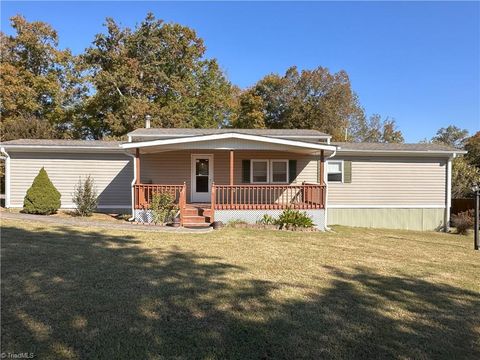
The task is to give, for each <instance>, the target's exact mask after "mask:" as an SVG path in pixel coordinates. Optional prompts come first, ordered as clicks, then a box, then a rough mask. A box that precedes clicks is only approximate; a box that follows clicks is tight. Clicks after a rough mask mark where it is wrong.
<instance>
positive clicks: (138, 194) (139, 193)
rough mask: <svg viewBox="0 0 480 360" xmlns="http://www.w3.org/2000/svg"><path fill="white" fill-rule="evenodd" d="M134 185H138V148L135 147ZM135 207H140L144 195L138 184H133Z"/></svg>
mask: <svg viewBox="0 0 480 360" xmlns="http://www.w3.org/2000/svg"><path fill="white" fill-rule="evenodd" d="M135 185H140V149H139V148H136V149H135ZM133 189H134V197H135V209H140V207H141V205H142V202H143V199H144V196H143V189H142V188H141V187H140V186H138V187H137V186H134V187H133Z"/></svg>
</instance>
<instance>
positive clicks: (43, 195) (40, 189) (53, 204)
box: [23, 167, 61, 215]
mask: <svg viewBox="0 0 480 360" xmlns="http://www.w3.org/2000/svg"><path fill="white" fill-rule="evenodd" d="M60 197H61V194H60V192H59V191H58V190H57V189H56V188H55V186H54V185H53V183H52V182H51V181H50V178H49V177H48V174H47V171H46V170H45V169H44V168H43V167H42V168H41V169H40V171H39V172H38V175H37V176H36V177H35V179H34V180H33V183H32V186H30V188H29V189H28V190H27V195H25V198H24V200H23V212H25V213H27V214H39V215H50V214H55V213H56V212H57V210H58V209H60V206H61V202H60Z"/></svg>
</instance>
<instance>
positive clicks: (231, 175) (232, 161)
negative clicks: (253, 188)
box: [230, 150, 234, 186]
mask: <svg viewBox="0 0 480 360" xmlns="http://www.w3.org/2000/svg"><path fill="white" fill-rule="evenodd" d="M233 163H234V153H233V150H230V186H233Z"/></svg>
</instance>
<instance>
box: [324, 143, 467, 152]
mask: <svg viewBox="0 0 480 360" xmlns="http://www.w3.org/2000/svg"><path fill="white" fill-rule="evenodd" d="M332 145H337V146H339V147H340V151H350V150H351V151H421V152H425V151H427V152H428V151H432V152H437V151H447V152H463V151H462V150H460V149H456V148H454V147H451V146H448V145H442V144H385V143H348V142H332Z"/></svg>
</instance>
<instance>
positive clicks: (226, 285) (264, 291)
mask: <svg viewBox="0 0 480 360" xmlns="http://www.w3.org/2000/svg"><path fill="white" fill-rule="evenodd" d="M1 247H2V249H1V250H2V269H1V270H2V289H1V290H2V295H1V296H2V299H1V300H2V309H1V312H2V314H1V315H2V351H3V352H11V353H14V352H16V353H18V352H33V353H35V354H36V355H37V357H38V358H42V359H43V358H51V359H54V358H55V359H58V358H74V359H85V358H89V359H90V358H98V359H103V358H125V359H133V358H135V359H136V358H141V359H149V358H152V359H154V358H167V359H168V358H176V359H191V358H199V359H225V358H230V359H294V358H295V359H297V358H436V359H437V358H444V359H451V358H463V359H466V358H471V359H477V358H479V357H480V344H479V338H480V324H479V319H480V316H479V315H480V314H479V309H480V300H479V299H480V289H479V282H478V264H479V261H480V256H479V254H478V253H475V252H474V251H473V250H472V249H471V239H470V238H469V237H461V236H455V235H447V234H441V233H421V232H409V231H387V230H370V229H351V228H342V227H337V228H335V233H315V232H312V233H298V232H280V231H266V230H263V231H262V230H252V229H222V230H220V231H216V232H212V233H208V234H198V235H191V234H170V233H162V234H158V233H145V232H135V231H134V230H131V231H110V230H105V229H98V228H93V227H92V228H89V229H86V228H75V227H65V226H52V225H49V224H41V223H29V224H19V223H18V222H15V221H10V220H7V221H2V244H1Z"/></svg>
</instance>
